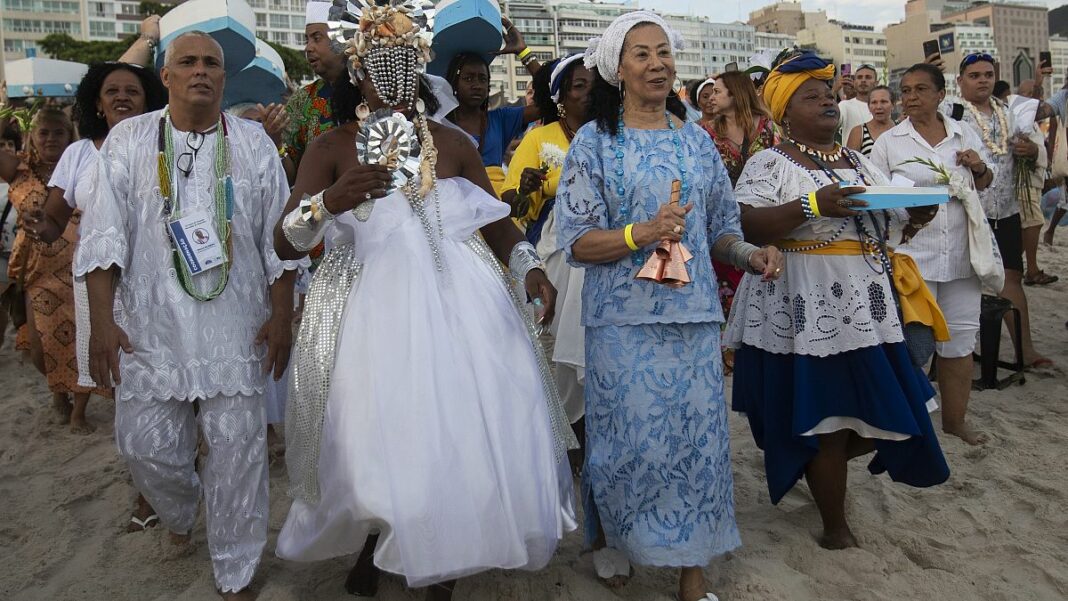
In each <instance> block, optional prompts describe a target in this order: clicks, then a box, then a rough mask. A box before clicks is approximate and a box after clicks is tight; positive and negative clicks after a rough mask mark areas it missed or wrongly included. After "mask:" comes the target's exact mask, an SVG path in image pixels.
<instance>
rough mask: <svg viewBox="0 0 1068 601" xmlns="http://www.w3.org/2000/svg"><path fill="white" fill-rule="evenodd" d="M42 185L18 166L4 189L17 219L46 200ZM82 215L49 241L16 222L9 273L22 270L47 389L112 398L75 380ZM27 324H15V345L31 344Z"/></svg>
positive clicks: (104, 390) (15, 275)
mask: <svg viewBox="0 0 1068 601" xmlns="http://www.w3.org/2000/svg"><path fill="white" fill-rule="evenodd" d="M44 191H45V190H44V186H43V185H42V184H41V182H40V180H39V179H38V178H37V177H36V176H35V174H33V173H32V172H29V170H25V171H23V170H20V172H19V174H18V176H16V178H15V181H14V182H13V183H12V185H11V189H10V190H9V192H8V197H9V198H10V199H11V202H13V203H14V204H15V209H16V210H18V211H19V216H20V221H21V216H22V215H25V214H26V213H27V211H29V210H30V209H31V208H33V206H35V205H36V206H40V205H41V204H43V203H44ZM80 221H81V214H80V212H78V211H75V212H74V215H72V216H71V220H70V223H68V224H67V229H66V230H64V232H63V236H62V237H61V238H60V239H59V240H56V241H55V242H53V243H51V244H45V243H43V242H39V241H36V240H31V239H30V238H28V237H27V236H26V235H25V230H24V229H23V228H21V227H20V228H19V232H18V234H17V235H16V237H15V243H14V245H13V246H12V253H11V259H10V262H9V264H8V275H9V277H10V278H11V280H12V281H18V276H19V272H22V271H24V285H25V288H26V303H27V309H28V310H30V311H32V312H33V316H32V318H31V319H32V323H33V326H34V329H35V330H36V333H37V335H38V336H39V337H40V340H41V348H42V350H43V351H44V368H45V377H46V378H47V379H48V389H49V390H50V391H52V392H54V393H68V394H69V393H85V392H92V393H94V394H97V395H99V396H102V397H105V398H111V396H112V393H111V389H110V388H95V389H94V388H85V387H83V386H78V358H77V352H76V348H77V345H76V342H75V332H76V329H75V328H76V326H75V318H74V275H73V272H72V263H73V261H74V248H75V246H76V245H77V243H78V223H79V222H80ZM20 225H21V224H20ZM29 327H30V324H29V323H27V324H26V325H24V326H22V327H21V328H19V332H18V338H17V339H16V348H18V349H22V350H28V349H29V348H30V330H29Z"/></svg>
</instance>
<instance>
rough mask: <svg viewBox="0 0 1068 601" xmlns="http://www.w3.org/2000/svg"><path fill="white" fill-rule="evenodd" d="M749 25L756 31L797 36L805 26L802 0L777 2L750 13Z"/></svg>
mask: <svg viewBox="0 0 1068 601" xmlns="http://www.w3.org/2000/svg"><path fill="white" fill-rule="evenodd" d="M749 25H751V26H752V27H753V28H754V29H755V30H756V31H758V32H764V33H780V34H785V35H793V36H796V35H797V33H798V32H799V31H801V30H802V29H804V28H805V13H804V11H802V10H801V3H800V2H776V3H775V4H769V5H768V6H765V7H763V8H760V9H757V10H754V11H753V12H751V13H749Z"/></svg>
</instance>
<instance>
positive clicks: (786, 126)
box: [782, 119, 793, 138]
mask: <svg viewBox="0 0 1068 601" xmlns="http://www.w3.org/2000/svg"><path fill="white" fill-rule="evenodd" d="M782 128H783V129H784V130H786V137H787V138H792V137H793V136H791V135H790V120H789V119H783V120H782Z"/></svg>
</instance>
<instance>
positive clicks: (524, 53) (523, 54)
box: [516, 46, 531, 60]
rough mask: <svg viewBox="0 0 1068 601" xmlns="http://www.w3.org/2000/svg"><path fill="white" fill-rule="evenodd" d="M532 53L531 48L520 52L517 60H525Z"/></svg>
mask: <svg viewBox="0 0 1068 601" xmlns="http://www.w3.org/2000/svg"><path fill="white" fill-rule="evenodd" d="M530 53H531V50H530V47H529V46H527V47H526V48H524V49H522V50H520V51H519V52H518V53H517V54H516V58H518V59H519V60H525V59H526V58H527V57H528V56H530Z"/></svg>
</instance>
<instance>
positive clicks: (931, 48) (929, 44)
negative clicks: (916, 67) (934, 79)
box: [923, 40, 942, 61]
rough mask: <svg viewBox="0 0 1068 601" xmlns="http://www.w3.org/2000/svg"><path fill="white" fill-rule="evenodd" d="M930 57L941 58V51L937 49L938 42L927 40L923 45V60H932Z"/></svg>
mask: <svg viewBox="0 0 1068 601" xmlns="http://www.w3.org/2000/svg"><path fill="white" fill-rule="evenodd" d="M932 56H933V57H936V58H941V57H942V51H941V50H939V49H938V40H927V41H926V42H924V43H923V60H925V61H927V60H932V59H931V57H932Z"/></svg>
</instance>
